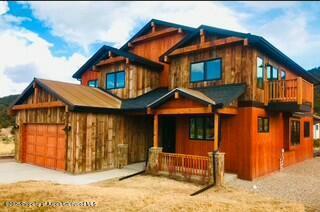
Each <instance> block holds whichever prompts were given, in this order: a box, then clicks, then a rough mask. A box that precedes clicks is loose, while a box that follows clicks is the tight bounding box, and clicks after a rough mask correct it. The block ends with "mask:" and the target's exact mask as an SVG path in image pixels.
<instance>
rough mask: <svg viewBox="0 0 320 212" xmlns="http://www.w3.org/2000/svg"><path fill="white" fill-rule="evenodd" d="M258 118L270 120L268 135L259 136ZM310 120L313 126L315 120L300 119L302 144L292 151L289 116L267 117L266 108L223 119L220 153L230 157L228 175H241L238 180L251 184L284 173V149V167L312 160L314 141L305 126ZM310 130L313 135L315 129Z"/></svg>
mask: <svg viewBox="0 0 320 212" xmlns="http://www.w3.org/2000/svg"><path fill="white" fill-rule="evenodd" d="M258 117H269V121H270V122H269V126H270V130H269V132H268V133H259V132H258V122H257V121H258ZM306 120H307V121H309V122H310V126H312V124H313V120H312V118H311V117H302V118H300V126H301V128H300V130H301V131H300V141H301V143H300V145H298V146H294V147H291V148H289V146H290V143H289V142H290V140H289V128H288V123H289V116H287V115H286V114H284V113H267V112H266V111H265V110H264V109H263V108H255V107H242V108H239V109H238V114H237V115H236V116H222V117H221V127H222V130H221V131H222V134H221V140H222V143H221V144H222V145H221V147H220V151H222V152H225V153H226V155H225V168H226V171H228V172H233V173H237V174H238V177H240V178H242V179H247V180H252V179H254V178H257V177H260V176H263V175H265V174H268V173H270V172H273V171H277V170H279V169H280V158H281V154H282V153H281V152H282V149H284V150H285V152H284V166H288V165H291V164H294V163H297V162H299V161H302V160H305V159H308V158H312V157H313V147H312V137H309V138H304V136H303V122H304V121H306ZM239 123H241V124H239ZM244 129H245V130H244ZM310 130H311V131H310V135H312V134H311V133H312V129H311V127H310ZM288 148H289V149H288Z"/></svg>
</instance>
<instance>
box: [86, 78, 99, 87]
mask: <svg viewBox="0 0 320 212" xmlns="http://www.w3.org/2000/svg"><path fill="white" fill-rule="evenodd" d="M88 86H89V87H93V88H97V87H98V80H89V81H88Z"/></svg>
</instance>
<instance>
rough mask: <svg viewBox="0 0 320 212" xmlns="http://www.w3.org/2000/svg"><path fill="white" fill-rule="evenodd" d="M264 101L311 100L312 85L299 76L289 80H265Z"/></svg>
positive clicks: (266, 103) (308, 101)
mask: <svg viewBox="0 0 320 212" xmlns="http://www.w3.org/2000/svg"><path fill="white" fill-rule="evenodd" d="M264 91H265V93H264V103H265V105H268V104H269V102H297V104H302V103H312V102H313V85H312V84H311V83H309V82H307V81H305V80H303V79H302V78H301V77H298V78H296V79H291V80H275V81H266V82H265V90H264Z"/></svg>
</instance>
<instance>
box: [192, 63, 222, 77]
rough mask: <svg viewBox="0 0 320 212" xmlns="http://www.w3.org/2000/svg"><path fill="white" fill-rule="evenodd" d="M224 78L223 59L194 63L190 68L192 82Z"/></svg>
mask: <svg viewBox="0 0 320 212" xmlns="http://www.w3.org/2000/svg"><path fill="white" fill-rule="evenodd" d="M221 76H222V61H221V59H214V60H208V61H204V62H199V63H192V64H191V68H190V78H191V82H201V81H210V80H220V79H221Z"/></svg>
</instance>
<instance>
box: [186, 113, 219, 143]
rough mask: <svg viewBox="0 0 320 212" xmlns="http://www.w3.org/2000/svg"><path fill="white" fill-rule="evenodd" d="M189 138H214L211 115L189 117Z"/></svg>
mask: <svg viewBox="0 0 320 212" xmlns="http://www.w3.org/2000/svg"><path fill="white" fill-rule="evenodd" d="M189 137H190V139H197V140H213V139H214V119H213V117H201V116H200V117H193V118H190V125H189Z"/></svg>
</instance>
